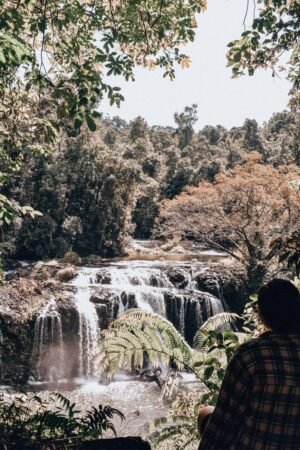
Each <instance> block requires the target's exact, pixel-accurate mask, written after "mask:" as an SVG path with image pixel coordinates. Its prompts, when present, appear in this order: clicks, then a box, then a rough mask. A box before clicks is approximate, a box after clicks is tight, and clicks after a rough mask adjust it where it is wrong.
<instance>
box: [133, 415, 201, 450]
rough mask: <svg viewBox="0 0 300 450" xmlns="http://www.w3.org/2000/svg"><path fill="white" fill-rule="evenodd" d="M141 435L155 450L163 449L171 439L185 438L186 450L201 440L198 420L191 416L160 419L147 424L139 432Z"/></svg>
mask: <svg viewBox="0 0 300 450" xmlns="http://www.w3.org/2000/svg"><path fill="white" fill-rule="evenodd" d="M139 435H140V436H141V437H142V438H143V439H145V440H148V441H150V443H151V446H152V448H153V449H155V448H157V449H159V448H161V446H162V445H163V443H164V442H165V441H167V440H169V439H171V438H172V439H174V438H176V437H177V438H183V440H184V446H185V448H187V445H186V444H187V443H188V445H190V444H191V443H192V442H194V441H197V440H198V439H199V436H198V430H197V424H196V419H195V417H191V416H175V415H173V416H169V417H160V418H158V419H155V420H153V421H152V422H149V423H147V424H145V425H144V426H143V427H142V428H141V429H140V430H139ZM187 436H188V437H187Z"/></svg>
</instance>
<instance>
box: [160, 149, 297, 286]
mask: <svg viewBox="0 0 300 450" xmlns="http://www.w3.org/2000/svg"><path fill="white" fill-rule="evenodd" d="M299 223H300V169H299V168H298V167H296V166H294V165H289V166H280V167H273V166H271V165H264V164H262V160H261V155H259V154H258V153H257V152H251V153H249V154H248V155H247V159H246V161H245V163H244V164H242V165H239V166H236V167H235V168H234V169H232V170H230V171H228V172H227V173H225V174H219V175H217V176H216V178H215V181H214V182H213V183H209V182H206V181H203V182H201V183H200V185H199V186H198V187H188V188H187V189H186V190H185V191H184V192H183V193H182V194H180V195H179V196H177V197H175V198H174V199H172V200H165V201H163V202H162V204H161V210H160V216H159V218H158V221H157V224H156V230H155V232H156V235H157V236H160V237H163V238H165V239H171V238H175V237H176V238H178V237H179V238H180V239H182V240H195V241H198V242H201V243H203V244H206V245H207V246H209V247H211V248H214V249H217V250H221V251H224V252H226V253H227V254H229V255H230V256H231V257H232V258H234V259H235V260H237V261H239V263H241V264H242V265H243V267H244V269H245V270H246V273H247V277H248V281H249V285H250V286H251V288H253V289H255V288H256V287H257V286H258V285H259V284H260V283H261V282H262V281H263V279H264V278H265V277H266V276H267V275H268V274H270V272H271V271H272V269H275V268H276V269H277V268H278V264H277V263H278V254H279V251H277V247H276V246H272V242H274V241H275V240H277V239H278V238H282V237H285V236H288V235H290V234H291V233H293V231H294V230H297V229H298V227H299Z"/></svg>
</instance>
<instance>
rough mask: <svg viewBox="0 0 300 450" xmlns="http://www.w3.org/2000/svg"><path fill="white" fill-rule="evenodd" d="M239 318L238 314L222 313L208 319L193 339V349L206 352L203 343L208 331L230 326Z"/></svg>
mask: <svg viewBox="0 0 300 450" xmlns="http://www.w3.org/2000/svg"><path fill="white" fill-rule="evenodd" d="M238 318H239V315H238V314H235V313H228V312H222V313H219V314H216V315H214V316H212V317H210V318H209V319H207V321H206V322H204V324H203V325H202V326H201V327H200V328H199V330H198V331H197V333H196V334H195V337H194V349H195V350H198V351H202V352H203V351H206V350H207V348H206V346H205V341H206V338H207V335H208V333H209V332H210V331H214V330H216V329H218V328H221V327H223V326H224V325H230V324H232V323H234V322H235V321H236V319H238Z"/></svg>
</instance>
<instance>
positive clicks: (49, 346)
mask: <svg viewBox="0 0 300 450" xmlns="http://www.w3.org/2000/svg"><path fill="white" fill-rule="evenodd" d="M32 357H33V360H34V361H35V370H36V372H37V375H38V377H42V378H45V379H50V380H57V379H59V378H61V377H62V376H63V372H64V368H63V361H64V348H63V334H62V323H61V316H60V314H59V312H58V311H57V305H56V301H55V299H54V298H53V299H51V300H50V302H49V303H48V304H47V305H46V306H45V307H44V308H43V309H42V310H41V311H40V313H39V315H38V317H37V318H36V321H35V326H34V339H33V350H32Z"/></svg>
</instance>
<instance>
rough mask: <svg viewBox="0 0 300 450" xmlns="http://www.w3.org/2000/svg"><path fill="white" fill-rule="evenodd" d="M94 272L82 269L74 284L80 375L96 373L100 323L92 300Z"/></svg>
mask: <svg viewBox="0 0 300 450" xmlns="http://www.w3.org/2000/svg"><path fill="white" fill-rule="evenodd" d="M91 281H93V280H92V274H91V271H90V270H89V269H81V270H80V271H79V273H78V275H77V277H76V278H75V280H74V282H73V285H74V286H76V288H77V292H76V293H75V295H74V300H75V306H76V308H77V311H78V316H79V317H78V337H79V343H78V376H80V377H81V376H87V377H89V376H93V375H95V368H94V356H95V352H96V348H97V342H98V335H99V331H100V330H99V323H98V316H97V312H96V308H95V305H94V304H93V303H92V302H90V298H91V293H92V289H91V286H90V285H91Z"/></svg>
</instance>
